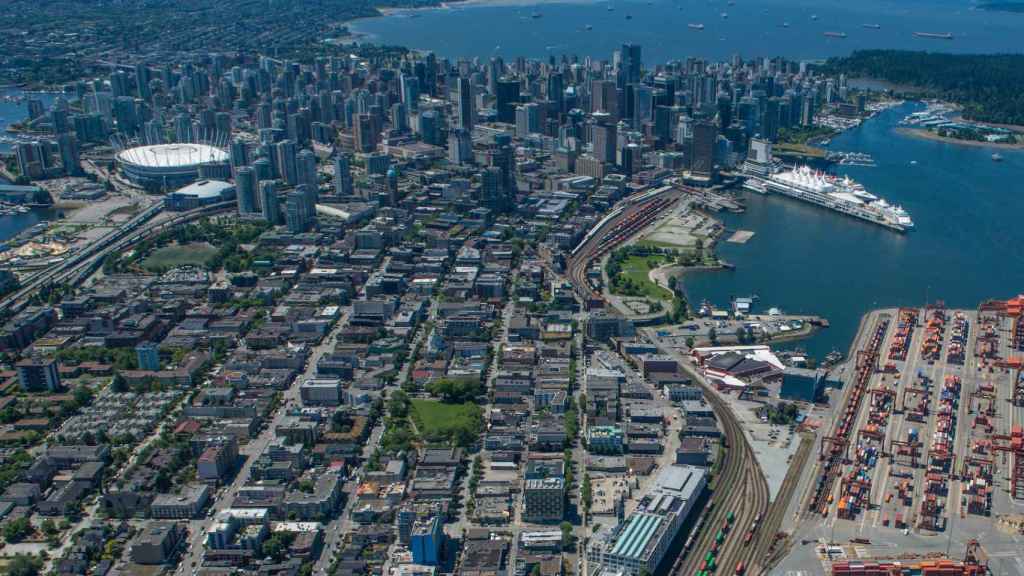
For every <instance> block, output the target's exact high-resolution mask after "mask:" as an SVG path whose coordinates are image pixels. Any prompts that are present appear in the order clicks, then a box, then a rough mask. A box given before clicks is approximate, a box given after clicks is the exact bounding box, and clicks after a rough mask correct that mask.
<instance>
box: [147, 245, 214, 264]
mask: <svg viewBox="0 0 1024 576" xmlns="http://www.w3.org/2000/svg"><path fill="white" fill-rule="evenodd" d="M216 253H217V249H216V248H214V247H213V246H211V245H210V244H208V243H206V242H192V243H190V244H185V245H181V244H171V245H170V246H164V247H163V248H158V249H157V250H155V251H153V253H152V254H150V255H149V256H147V257H146V259H145V260H143V261H142V267H143V268H145V269H146V270H160V269H165V268H174V267H176V266H189V265H191V266H203V265H204V264H206V261H207V260H209V259H210V257H211V256H213V255H214V254H216Z"/></svg>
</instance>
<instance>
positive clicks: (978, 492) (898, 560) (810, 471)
mask: <svg viewBox="0 0 1024 576" xmlns="http://www.w3.org/2000/svg"><path fill="white" fill-rule="evenodd" d="M678 193H679V191H678V190H672V189H662V190H661V191H659V192H657V193H654V194H651V195H650V196H647V197H644V198H638V199H636V200H635V201H634V202H633V203H632V204H630V205H628V206H626V207H624V208H623V209H622V210H621V211H620V212H618V213H616V214H612V215H610V217H609V218H607V219H606V220H605V221H603V222H602V223H601V224H600V225H599V226H597V227H595V229H594V230H593V232H592V233H591V234H590V235H589V236H588V237H587V238H585V239H584V241H583V242H582V243H581V244H580V246H578V247H577V249H576V250H575V251H574V253H573V256H572V258H571V259H570V261H569V266H568V268H569V269H568V273H569V277H570V279H571V280H573V282H574V285H575V287H576V289H577V290H578V291H579V292H580V294H581V296H583V297H584V300H585V301H586V302H587V306H588V308H593V307H602V306H603V305H604V303H605V302H604V296H603V294H602V293H601V292H600V291H599V287H595V286H591V285H590V284H589V283H588V282H587V278H586V272H587V270H588V268H589V267H590V266H591V265H592V264H593V263H594V262H595V261H599V260H600V258H601V257H602V256H604V255H605V254H607V253H608V252H609V251H610V250H612V249H614V248H615V247H617V246H619V245H620V244H622V243H624V242H626V241H628V240H629V239H630V238H632V237H635V236H637V235H639V234H640V233H642V232H643V231H644V230H645V229H649V228H650V227H651V226H652V225H655V224H656V223H657V222H658V221H659V220H660V217H661V216H662V215H664V214H665V213H666V212H668V211H669V210H668V209H669V208H671V206H672V205H673V204H674V203H675V201H676V200H678V199H679V196H678ZM1022 318H1024V299H1015V300H1010V301H1007V302H988V303H985V304H983V305H982V306H980V307H979V308H978V309H977V310H955V309H946V308H945V307H943V305H942V304H941V303H938V304H935V305H931V306H928V307H922V308H891V309H883V310H878V311H874V312H871V313H869V314H867V315H866V316H865V317H864V319H863V321H862V323H861V329H860V331H859V333H858V335H857V337H856V339H855V340H854V343H853V345H852V346H851V353H850V358H849V360H848V361H847V363H846V364H845V365H844V366H840V367H839V369H838V370H837V371H836V373H838V374H840V375H841V379H842V381H843V386H842V388H841V389H839V390H834V391H833V392H832V394H831V403H830V407H829V408H826V409H822V408H821V407H820V406H819V407H816V408H814V409H813V410H811V412H810V414H811V415H813V417H814V418H815V419H821V420H822V421H824V423H825V424H824V426H823V427H822V428H821V429H820V430H818V432H817V433H816V434H814V433H803V434H794V435H793V436H792V441H794V442H793V443H794V444H795V446H791V447H790V449H789V450H788V451H786V452H781V451H778V450H777V448H773V449H769V447H768V446H766V445H765V444H763V443H761V439H759V438H758V435H759V432H758V430H757V425H756V423H754V422H751V421H750V419H749V418H746V417H745V416H744V415H745V414H746V413H747V412H749V411H751V410H750V407H749V406H747V404H748V403H749V402H747V401H746V400H741V399H739V398H734V397H733V396H730V395H728V394H722V393H720V392H718V391H715V390H713V387H712V386H711V385H710V384H709V383H708V382H706V381H705V380H704V378H702V377H701V376H700V375H699V373H696V372H694V373H693V374H692V375H693V376H694V380H695V381H696V382H697V383H698V384H700V385H702V387H704V388H705V397H706V398H707V400H708V402H709V403H710V404H711V407H712V408H713V410H714V413H715V416H716V418H717V420H718V422H719V425H720V428H721V431H722V438H721V448H722V449H721V451H720V452H719V458H717V459H716V466H715V469H714V479H713V480H712V482H711V484H710V485H709V486H710V488H711V489H710V491H709V492H710V493H709V498H708V500H707V504H706V505H705V507H704V508H703V509H702V510H700V511H698V512H696V518H695V519H694V520H693V529H692V530H691V531H690V533H689V534H687V536H686V539H685V543H684V544H683V546H682V550H681V552H680V554H679V555H678V557H676V558H675V559H674V561H673V563H672V564H671V567H670V568H668V571H667V573H668V574H669V575H670V576H681V575H690V574H700V575H704V576H706V575H710V574H716V573H717V574H723V573H724V574H786V575H787V576H804V575H811V574H837V575H841V574H868V575H875V574H878V575H883V574H885V575H890V574H892V575H894V574H898V573H901V571H902V573H921V574H944V575H948V576H953V575H958V574H984V573H991V574H1007V575H1020V576H1024V552H1022V550H1024V432H1022V429H1024V428H1022V427H1024V380H1022V378H1021V374H1022V369H1024V320H1022ZM646 334H647V339H648V341H650V342H652V343H654V344H656V345H657V346H658V348H659V349H660V351H661V352H662V353H665V354H670V355H675V356H677V357H678V358H679V359H680V360H683V359H684V358H683V356H684V355H685V352H684V350H683V349H682V348H680V347H679V345H678V343H675V342H673V341H672V340H671V339H670V338H663V337H661V336H662V335H661V334H659V333H657V332H656V331H654V330H653V329H648V330H646ZM680 364H681V365H685V364H686V362H685V361H683V362H681V363H680ZM783 460H785V463H783V462H782V461H783ZM908 570H909V572H907V571H908Z"/></svg>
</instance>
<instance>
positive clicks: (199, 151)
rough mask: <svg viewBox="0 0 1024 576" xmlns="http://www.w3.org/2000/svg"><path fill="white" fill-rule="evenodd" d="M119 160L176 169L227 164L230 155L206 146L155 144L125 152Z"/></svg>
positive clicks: (120, 154)
mask: <svg viewBox="0 0 1024 576" xmlns="http://www.w3.org/2000/svg"><path fill="white" fill-rule="evenodd" d="M117 159H118V160H119V161H120V162H123V163H128V164H133V165H135V166H140V167H146V168H176V167H187V166H197V165H199V164H206V163H209V162H216V163H223V162H227V161H228V154H227V152H224V151H223V150H221V149H220V148H215V147H213V146H208V145H206V144H155V145H152V146H137V147H135V148H129V149H127V150H123V151H121V152H119V153H118V155H117Z"/></svg>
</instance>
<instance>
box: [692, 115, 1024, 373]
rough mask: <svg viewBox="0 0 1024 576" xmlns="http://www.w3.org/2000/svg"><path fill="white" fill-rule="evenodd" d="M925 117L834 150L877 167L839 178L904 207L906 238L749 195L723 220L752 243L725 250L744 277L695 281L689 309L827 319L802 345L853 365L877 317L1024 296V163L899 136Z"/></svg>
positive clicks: (861, 130) (713, 275)
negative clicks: (867, 326)
mask: <svg viewBox="0 0 1024 576" xmlns="http://www.w3.org/2000/svg"><path fill="white" fill-rule="evenodd" d="M920 109H922V106H921V105H920V104H918V103H907V104H905V105H903V106H900V107H898V108H894V109H890V110H888V111H885V112H883V113H881V114H879V115H878V116H877V117H875V118H874V119H872V120H869V121H867V122H866V123H864V124H863V125H861V126H860V127H858V128H855V129H853V130H849V131H847V132H845V133H843V134H841V135H840V136H837V137H836V138H833V139H832V143H831V145H830V148H832V149H835V150H843V151H856V152H866V153H868V154H871V155H872V156H873V157H874V158H875V160H876V162H877V164H878V165H877V167H874V168H869V167H853V166H851V167H839V169H838V170H837V173H840V174H849V175H850V177H851V178H853V179H855V180H857V181H858V182H860V183H862V184H864V186H865V187H866V188H867V189H868V190H869V191H871V192H873V193H874V194H876V195H878V196H881V197H883V198H885V199H887V200H889V201H890V202H893V203H896V204H900V205H902V206H903V207H904V208H906V210H907V211H908V212H909V213H910V215H911V216H912V217H913V219H914V223H915V228H914V230H912V231H910V232H908V233H906V234H899V233H895V232H892V231H890V230H888V229H886V228H882V227H881V226H877V225H873V224H870V223H867V222H861V221H859V220H856V219H854V218H851V217H848V216H843V215H840V214H837V213H835V212H831V211H828V210H825V209H822V208H818V207H817V206H812V205H809V204H804V203H801V202H799V201H796V200H792V199H789V198H785V197H780V196H761V195H759V194H756V193H746V194H745V198H746V201H747V211H746V213H744V214H740V215H725V216H723V219H724V220H725V222H726V225H727V226H728V227H729V228H738V229H746V230H752V231H754V232H755V236H754V237H753V239H752V240H751V241H750V242H748V243H747V244H741V245H737V244H729V243H721V244H720V245H719V254H720V255H721V256H722V258H724V259H725V260H726V261H728V262H730V263H732V264H735V265H736V270H735V271H731V272H708V273H694V274H690V275H687V276H686V279H685V282H684V285H685V287H686V292H687V295H688V296H689V298H690V300H691V302H700V301H701V300H704V299H707V300H709V301H711V302H713V303H715V304H717V305H720V306H728V304H729V299H730V297H732V296H737V297H742V296H748V295H750V294H757V295H758V296H760V300H759V301H758V307H759V308H761V309H762V310H765V309H767V308H768V307H771V306H778V307H780V308H782V309H783V310H786V311H788V312H794V313H807V314H818V315H822V316H825V317H826V318H828V319H829V321H830V322H831V324H832V326H831V328H829V329H828V330H825V331H822V332H820V333H819V334H818V335H817V336H815V337H814V338H812V339H810V340H808V341H805V342H802V343H801V345H803V346H804V347H806V348H807V350H808V352H810V353H812V354H815V355H818V357H819V358H820V357H821V356H822V355H824V354H826V353H828V352H829V351H830V350H831V349H833V348H838V349H839V350H841V351H842V352H844V353H845V352H846V351H847V350H846V349H847V347H848V346H849V343H850V341H851V340H852V337H853V335H854V333H855V332H856V330H857V325H858V322H859V320H860V317H861V315H863V314H864V312H866V311H867V310H869V309H872V308H877V307H884V306H902V305H923V304H924V303H925V302H928V301H935V300H944V301H945V302H946V304H947V305H949V306H956V307H965V308H973V307H975V306H977V304H978V303H979V302H980V301H982V300H985V299H988V298H1005V297H1008V296H1013V295H1016V294H1018V293H1020V292H1024V226H1020V224H1019V223H1018V219H1017V217H1016V216H1015V214H1018V213H1020V211H1021V210H1024V195H1022V194H1021V190H1020V185H1019V175H1020V174H1021V173H1022V171H1024V151H1021V150H999V153H1000V154H1001V155H1002V156H1003V157H1004V160H1003V161H1002V162H994V161H993V160H992V154H993V152H995V151H996V150H995V149H993V148H988V147H972V146H963V145H956V144H948V143H942V142H935V141H931V140H924V139H921V138H917V137H914V136H907V135H903V134H900V133H898V132H896V125H897V123H898V122H899V120H900V119H902V118H903V117H904V116H905V115H906V114H908V113H910V112H912V111H916V110H920ZM912 162H914V164H912Z"/></svg>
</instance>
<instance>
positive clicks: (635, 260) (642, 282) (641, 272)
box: [619, 256, 673, 300]
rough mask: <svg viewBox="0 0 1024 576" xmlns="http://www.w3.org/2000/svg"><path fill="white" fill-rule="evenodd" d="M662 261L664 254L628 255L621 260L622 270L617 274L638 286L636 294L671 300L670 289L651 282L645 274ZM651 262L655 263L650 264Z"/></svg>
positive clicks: (663, 260)
mask: <svg viewBox="0 0 1024 576" xmlns="http://www.w3.org/2000/svg"><path fill="white" fill-rule="evenodd" d="M664 262H665V257H664V256H630V257H629V258H626V261H625V262H623V264H622V272H620V273H619V276H621V277H624V278H628V279H629V280H630V281H631V285H632V286H636V287H637V288H638V292H637V294H636V295H637V296H640V297H645V298H652V299H655V300H672V298H673V295H672V291H671V290H669V289H668V288H665V287H662V286H658V285H657V284H655V283H654V282H651V279H650V278H649V277H648V276H647V273H648V272H650V271H651V270H652V269H653V268H657V267H658V266H660V265H661V264H663V263H664ZM651 264H655V265H654V266H651Z"/></svg>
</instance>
